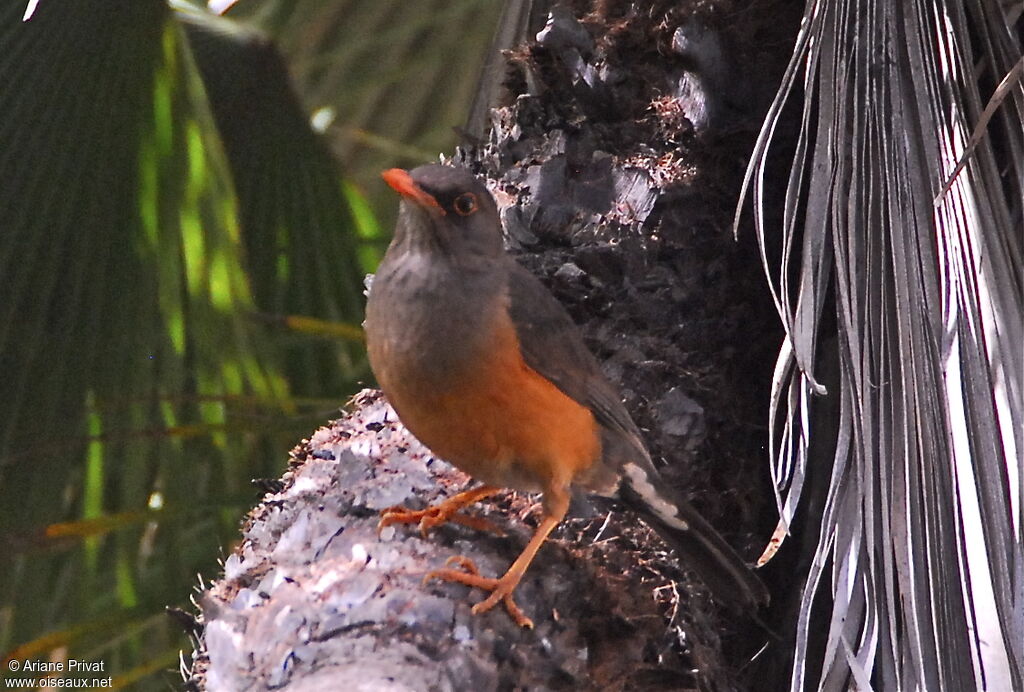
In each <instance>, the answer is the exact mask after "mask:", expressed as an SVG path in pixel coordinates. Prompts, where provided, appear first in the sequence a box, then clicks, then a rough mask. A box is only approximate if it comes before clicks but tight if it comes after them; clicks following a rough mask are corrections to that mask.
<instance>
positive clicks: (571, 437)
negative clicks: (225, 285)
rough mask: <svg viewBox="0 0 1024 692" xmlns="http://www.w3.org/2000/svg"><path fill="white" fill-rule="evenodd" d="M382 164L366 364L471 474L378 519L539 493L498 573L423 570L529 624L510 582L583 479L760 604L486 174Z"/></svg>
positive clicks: (439, 520) (453, 515)
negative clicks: (507, 227)
mask: <svg viewBox="0 0 1024 692" xmlns="http://www.w3.org/2000/svg"><path fill="white" fill-rule="evenodd" d="M381 175H382V177H383V179H384V181H385V182H386V183H387V184H388V185H389V186H390V187H391V188H393V189H394V190H395V191H396V192H398V194H399V195H400V203H399V212H398V219H397V222H396V225H395V232H394V236H393V239H392V241H391V243H390V245H389V246H388V249H387V251H386V252H385V254H384V257H383V259H382V261H381V263H380V265H379V267H378V269H377V272H376V274H375V275H374V277H373V279H372V281H371V282H370V288H369V293H368V296H367V303H366V319H365V322H364V329H365V334H366V345H367V352H368V356H369V362H370V367H371V370H372V371H373V373H374V376H375V377H376V379H377V382H378V384H379V386H380V388H381V390H382V391H383V393H384V395H385V397H386V398H387V400H388V402H389V403H390V404H391V406H392V408H393V409H394V410H395V413H396V414H397V416H398V419H399V420H400V421H401V423H402V424H403V425H404V426H405V427H406V428H407V429H408V430H409V431H410V432H411V433H412V434H413V435H414V436H415V437H416V438H417V439H418V440H420V441H421V442H422V443H423V444H424V445H426V447H428V448H429V449H430V451H431V452H432V453H433V454H434V455H435V456H437V457H439V458H442V459H444V460H446V461H448V462H450V463H452V464H454V465H455V466H456V467H458V468H459V469H461V470H462V471H464V472H465V473H467V474H468V475H469V476H471V477H472V478H473V479H474V480H476V481H479V482H481V483H482V485H480V486H478V487H475V488H472V489H470V490H467V491H465V492H462V493H459V494H457V495H455V496H454V497H452V498H450V499H448V500H446V501H444V502H442V503H440V504H438V505H436V506H433V507H428V508H427V509H424V510H409V509H406V508H404V507H395V508H391V509H389V510H386V511H385V512H384V513H383V515H382V517H381V519H380V523H379V527H380V528H383V527H385V526H388V525H391V524H403V523H418V524H419V527H420V530H421V531H422V532H423V533H424V534H426V532H427V530H428V529H431V528H433V527H435V526H438V525H440V524H443V523H445V522H446V521H456V522H460V523H464V524H467V525H470V526H476V527H482V526H483V525H484V524H485V523H486V522H482V521H481V520H474V519H473V518H471V517H467V516H465V515H463V514H460V512H461V510H462V509H464V508H465V507H468V506H469V505H471V504H473V503H475V502H478V501H480V500H483V499H485V498H487V497H490V496H492V495H495V494H497V493H498V492H500V491H501V490H502V489H504V488H511V489H515V490H520V491H525V492H540V493H542V494H543V501H542V508H543V516H542V518H541V521H540V523H539V525H538V526H537V528H536V530H535V532H534V534H533V536H532V538H531V539H530V541H529V542H528V543H527V545H526V547H525V548H524V549H523V551H522V553H521V554H520V555H519V556H518V558H516V560H515V561H514V562H513V563H512V565H511V566H510V567H509V568H508V570H507V571H506V572H505V573H504V575H502V576H501V577H497V578H490V577H484V576H482V575H481V574H480V572H479V570H478V569H477V567H476V565H474V564H473V562H472V561H471V560H469V559H468V558H465V557H461V556H460V557H456V558H453V559H452V560H449V564H447V565H446V567H445V568H442V569H438V570H434V571H432V572H430V573H429V574H427V577H426V580H429V579H433V578H436V579H440V580H444V581H449V582H457V583H461V584H465V585H467V586H470V587H475V588H479V589H483V590H485V591H489V592H490V593H489V595H488V596H487V597H486V598H485V599H484V600H482V601H480V602H479V603H477V604H476V605H474V606H473V608H472V612H473V614H479V613H483V612H486V611H488V610H490V609H492V608H493V607H494V606H495V605H497V604H498V603H499V602H501V603H503V604H504V606H505V608H506V610H507V611H508V613H509V615H510V616H511V617H512V619H513V620H514V621H515V622H516V623H517V624H518V625H520V626H522V627H530V628H532V627H533V622H532V620H531V619H530V618H529V617H528V616H527V615H526V614H525V613H524V612H523V611H522V609H521V608H520V607H519V606H518V604H516V602H515V599H514V597H513V594H514V591H515V589H516V586H517V585H518V584H519V582H520V580H521V579H522V578H523V575H524V574H525V573H526V571H527V569H528V568H529V566H530V564H531V563H532V562H533V561H534V559H535V558H536V556H537V553H538V551H539V550H540V548H541V546H542V544H543V543H544V541H545V540H546V539H547V537H548V535H549V534H550V533H551V531H552V530H553V529H554V528H555V527H556V526H557V525H558V524H559V523H560V522H561V521H562V519H563V518H564V517H565V515H566V513H567V511H568V509H569V504H570V498H571V496H572V493H573V492H574V491H576V490H582V491H584V492H586V493H589V494H592V495H596V496H599V497H605V498H611V499H613V500H617V501H619V502H621V503H622V504H623V505H625V506H626V507H627V508H629V509H631V510H632V511H634V512H635V513H636V514H637V515H638V516H639V517H640V519H641V520H643V521H644V522H645V523H646V524H648V525H649V526H650V527H651V528H653V529H654V530H655V531H656V532H657V533H658V534H659V535H661V536H662V538H663V539H664V540H665V541H666V542H667V543H668V544H669V545H670V546H671V547H673V548H674V549H675V550H676V552H677V553H678V555H679V557H680V558H681V560H682V562H683V563H684V564H685V565H686V566H687V567H688V568H691V569H692V570H694V571H695V572H697V573H698V574H699V575H701V576H702V578H703V580H704V582H705V583H706V585H707V586H708V589H709V591H710V592H711V593H712V595H713V596H714V597H715V598H716V599H717V600H719V601H720V602H722V603H724V604H725V605H727V606H728V607H730V608H732V609H734V610H738V611H744V610H747V611H750V612H756V610H757V609H759V608H760V607H761V606H763V605H765V604H767V602H768V600H769V595H768V591H767V589H766V587H765V586H764V584H763V583H762V581H761V580H760V579H759V578H758V576H757V575H756V574H755V573H754V572H753V571H752V570H751V568H750V567H749V566H748V565H747V564H746V563H745V562H744V561H743V559H742V558H741V557H740V556H739V555H738V554H737V553H736V551H734V550H733V548H732V547H731V546H730V545H729V544H728V543H727V542H726V541H725V540H724V539H723V538H722V537H721V536H720V535H719V533H718V532H717V531H716V530H715V529H714V527H713V526H712V525H711V524H710V523H709V522H708V521H707V520H706V519H705V518H704V517H703V516H701V514H700V513H698V512H697V511H696V510H695V509H694V508H693V507H692V506H691V505H690V504H689V503H688V502H686V501H685V500H684V499H683V498H682V497H680V496H679V495H678V494H677V493H676V492H675V491H674V490H673V489H671V488H670V487H669V486H668V484H667V483H666V482H665V481H664V480H663V479H662V477H661V476H660V475H659V473H658V471H657V470H656V468H655V466H654V463H653V462H652V460H651V456H650V453H649V452H648V450H647V447H646V445H645V444H644V441H643V438H642V436H641V434H640V431H639V429H638V428H637V426H636V424H635V423H634V422H633V419H632V418H631V417H630V415H629V413H628V411H627V410H626V407H625V405H624V404H623V402H622V400H621V398H620V397H619V393H618V391H617V390H616V388H615V387H614V386H613V385H612V384H611V382H610V381H609V380H608V378H607V377H606V376H605V375H604V373H603V372H602V370H601V367H600V365H599V363H598V361H597V359H596V358H595V357H594V355H593V354H592V353H591V352H590V350H589V349H588V348H587V346H586V344H585V342H584V340H583V336H582V333H581V332H580V330H579V328H578V327H577V326H576V324H575V323H574V322H573V320H572V318H571V317H570V316H569V314H568V312H567V311H566V310H565V308H564V307H563V306H562V304H561V303H559V302H558V300H557V299H556V298H555V297H554V296H553V295H552V294H551V293H550V292H549V291H548V289H547V288H546V287H545V286H544V284H543V283H542V282H541V281H540V280H539V279H538V278H537V277H535V276H534V275H533V274H531V273H530V272H529V271H527V270H526V269H525V268H524V267H523V266H522V265H520V264H519V263H518V262H517V261H516V260H515V259H514V258H513V257H512V256H511V255H510V254H508V253H507V252H506V250H505V247H504V241H503V236H502V232H501V222H500V218H499V214H498V209H497V205H496V203H495V201H494V198H493V197H492V195H491V193H490V192H489V191H488V189H487V187H486V186H485V185H484V183H483V182H482V181H481V180H480V179H479V178H478V177H477V176H475V175H474V174H473V173H472V172H471V171H469V170H468V169H467V168H464V167H457V166H449V165H440V164H429V165H424V166H420V167H417V168H415V169H413V170H411V171H406V170H403V169H399V168H393V169H390V170H387V171H384V172H383V173H382V174H381Z"/></svg>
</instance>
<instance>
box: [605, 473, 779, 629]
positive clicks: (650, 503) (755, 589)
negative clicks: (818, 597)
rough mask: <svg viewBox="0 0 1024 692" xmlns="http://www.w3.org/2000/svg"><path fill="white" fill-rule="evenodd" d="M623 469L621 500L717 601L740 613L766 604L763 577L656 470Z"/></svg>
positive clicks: (620, 487)
mask: <svg viewBox="0 0 1024 692" xmlns="http://www.w3.org/2000/svg"><path fill="white" fill-rule="evenodd" d="M623 470H624V471H625V473H624V474H623V481H622V485H620V486H619V497H620V499H621V500H622V501H623V503H625V504H626V506H628V507H629V508H630V509H632V510H633V511H635V512H637V513H638V514H639V515H640V516H641V518H643V520H644V522H645V523H646V524H648V525H649V526H650V527H651V528H652V529H654V530H655V531H657V532H658V534H659V535H660V536H661V537H662V538H663V539H665V541H666V542H667V543H668V544H669V545H670V546H672V547H673V548H675V549H676V551H677V552H678V553H679V557H680V559H681V561H682V562H683V564H684V565H685V566H686V567H687V568H689V569H692V570H693V571H695V572H697V573H698V574H699V575H700V576H701V578H702V579H703V580H704V583H705V584H706V585H707V587H708V590H709V591H711V593H712V595H713V596H714V597H715V599H716V600H718V601H720V602H722V603H723V604H725V605H727V606H729V607H730V608H732V609H734V610H738V611H750V610H757V609H758V608H759V607H761V606H763V605H766V604H767V603H768V600H769V597H768V589H766V588H765V585H764V584H763V583H762V582H761V580H760V578H758V576H757V575H756V574H754V572H753V570H751V569H750V567H748V566H747V565H746V563H744V561H743V559H742V558H741V557H740V556H739V555H737V554H736V551H735V550H733V549H732V547H731V546H730V545H729V544H728V543H726V542H725V539H723V538H722V537H721V536H720V535H719V533H718V532H717V531H716V530H715V528H714V527H713V526H711V524H709V523H708V522H707V521H706V520H705V519H704V517H702V516H701V515H700V514H698V513H697V511H696V510H695V509H694V508H693V507H691V506H690V504H689V503H688V502H685V501H684V500H682V499H681V498H677V497H675V496H674V493H670V492H669V491H668V490H667V489H666V488H665V487H664V483H663V481H661V479H660V478H658V477H657V475H656V474H654V471H653V469H651V470H650V471H646V470H644V469H643V468H642V467H640V466H637V465H636V464H632V463H627V464H625V468H624V469H623ZM652 474H654V477H653V478H652V477H651V475H652Z"/></svg>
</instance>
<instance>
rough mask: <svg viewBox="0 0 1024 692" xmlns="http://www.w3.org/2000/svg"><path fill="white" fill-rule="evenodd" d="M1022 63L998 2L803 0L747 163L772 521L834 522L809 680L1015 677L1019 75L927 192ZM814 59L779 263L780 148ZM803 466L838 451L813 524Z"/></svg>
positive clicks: (836, 684)
mask: <svg viewBox="0 0 1024 692" xmlns="http://www.w3.org/2000/svg"><path fill="white" fill-rule="evenodd" d="M1019 60H1020V46H1019V44H1018V43H1017V39H1016V38H1015V36H1014V35H1013V33H1012V32H1011V30H1010V27H1009V25H1008V21H1007V18H1006V17H1005V16H1004V15H1003V14H1002V13H1001V10H1000V7H999V6H998V5H997V4H995V3H986V2H981V1H980V0H973V1H971V2H967V3H957V2H948V1H946V0H915V1H914V2H910V3H866V2H858V1H857V0H834V1H825V0H811V1H810V2H808V3H807V7H806V10H805V15H804V22H803V25H802V28H801V32H800V36H799V37H798V40H797V47H796V51H795V54H794V57H793V61H792V63H791V64H790V67H789V70H788V72H787V74H786V78H785V82H784V84H783V86H782V89H781V90H780V93H779V96H778V97H777V99H776V103H775V104H774V106H773V109H772V111H771V113H770V115H769V118H768V119H767V121H766V124H765V126H764V129H763V130H762V133H761V137H760V139H759V143H758V148H757V151H756V156H755V157H754V159H753V161H752V164H751V168H750V169H749V171H748V183H749V184H751V185H752V186H753V192H754V200H755V209H756V210H758V211H757V213H756V214H757V218H756V222H757V224H758V229H759V239H760V242H761V246H762V252H763V257H764V261H765V267H766V269H767V270H768V274H769V277H770V278H771V280H772V286H773V291H774V293H775V296H776V304H777V307H778V309H779V314H780V317H781V318H782V321H783V323H784V325H785V327H786V330H787V342H786V344H785V346H784V348H783V350H782V352H781V353H780V358H779V364H778V367H777V370H776V378H775V388H774V393H773V397H772V404H771V415H772V424H773V428H772V429H773V430H774V431H776V433H777V434H776V437H775V438H774V439H773V444H772V452H773V457H774V463H773V473H774V477H775V480H776V484H777V487H778V489H779V506H780V512H781V524H780V526H781V527H782V528H783V530H785V529H786V528H787V527H789V528H790V529H791V530H792V531H807V532H808V533H810V534H812V535H813V534H815V533H816V532H818V531H820V533H819V534H818V540H817V548H816V551H815V552H814V554H813V556H812V566H811V568H810V573H809V574H808V575H807V577H806V581H805V583H804V585H803V595H802V601H801V605H800V609H799V617H798V622H797V623H796V628H795V633H796V653H795V661H794V666H793V671H792V688H793V689H795V690H798V689H805V688H808V687H818V688H820V689H827V690H831V689H836V690H840V689H848V688H850V687H858V688H861V689H867V688H869V687H870V686H872V685H874V686H875V687H877V688H880V689H904V688H920V689H975V688H982V687H986V686H987V689H1011V688H1012V689H1019V688H1020V687H1021V685H1022V684H1024V679H1022V677H1021V666H1022V665H1024V548H1022V545H1024V544H1022V540H1021V539H1022V524H1021V510H1020V506H1021V505H1020V503H1021V499H1022V495H1024V493H1022V487H1024V486H1022V477H1024V476H1022V473H1021V467H1020V455H1021V453H1022V450H1024V445H1022V439H1021V431H1022V424H1024V408H1022V403H1021V402H1022V394H1024V392H1022V389H1021V383H1022V379H1021V377H1022V373H1024V368H1022V362H1021V347H1020V345H1021V343H1024V324H1022V318H1021V308H1020V306H1021V305H1022V304H1024V288H1022V286H1024V281H1022V278H1024V252H1022V246H1021V225H1020V218H1021V207H1020V204H1021V197H1022V194H1021V190H1022V179H1024V177H1022V162H1024V136H1022V128H1021V114H1022V112H1024V91H1022V89H1021V87H1020V84H1019V82H1018V83H1017V84H1016V85H1014V86H1012V87H1011V88H1010V92H1011V94H1010V96H1009V97H1007V98H1006V99H1005V100H1004V101H1003V103H1002V106H1001V108H1000V110H999V112H998V114H997V116H996V117H995V118H993V120H992V122H991V124H990V126H989V131H988V134H989V136H988V137H987V138H986V139H983V140H982V141H981V142H980V143H979V144H978V146H977V148H976V149H975V151H974V153H973V155H972V156H971V157H970V159H969V163H968V164H967V165H966V167H965V168H964V169H963V171H962V172H961V173H960V174H959V176H958V177H957V178H956V179H955V182H954V183H953V185H952V187H951V189H950V191H949V193H948V194H947V195H946V196H945V197H943V198H941V200H940V202H939V203H938V204H937V205H936V206H933V200H935V199H936V197H937V195H938V193H939V192H940V191H941V190H942V188H943V185H944V183H945V181H946V179H947V177H948V176H949V175H950V173H951V172H952V170H953V169H954V167H955V166H956V164H957V161H958V159H959V158H960V156H961V154H962V153H963V151H964V149H965V147H966V145H967V142H968V139H969V136H970V134H971V131H972V129H973V127H974V125H975V123H977V122H978V121H979V119H980V118H981V117H982V113H983V109H984V105H985V101H986V100H987V93H986V92H989V91H990V90H992V89H994V88H995V86H996V85H997V84H999V83H1000V81H1001V80H1002V79H1003V77H1004V76H1005V75H1006V74H1007V73H1009V72H1010V71H1011V70H1012V69H1013V67H1014V64H1015V63H1016V62H1017V61H1019ZM975 65H977V66H978V70H977V71H976V70H975ZM801 77H802V88H803V91H804V105H803V111H802V121H801V130H800V136H799V140H798V144H797V148H796V153H795V156H794V157H793V160H792V165H791V168H790V172H789V178H788V180H789V184H788V191H787V196H786V205H785V218H784V222H783V227H782V229H781V243H782V247H781V253H779V256H781V258H782V261H781V264H779V266H773V265H772V262H771V261H770V260H769V258H770V257H773V256H775V255H776V251H775V248H772V247H770V246H769V243H770V242H771V241H770V238H771V237H772V236H773V234H772V233H771V232H770V231H769V229H767V228H766V225H765V221H764V215H763V214H762V213H761V212H760V209H761V207H762V205H763V204H764V195H763V182H764V179H765V177H766V175H767V174H768V173H769V171H768V165H769V160H770V159H769V157H768V156H767V153H768V150H769V145H770V144H771V140H772V137H773V133H774V131H775V128H776V126H777V124H778V122H779V118H780V117H781V116H780V114H781V112H782V108H783V105H784V104H785V102H786V101H787V100H788V99H789V98H790V96H791V93H792V91H793V90H794V88H795V87H796V86H797V85H798V81H799V80H800V79H801ZM983 94H985V98H983ZM826 311H827V312H830V313H834V315H835V322H836V324H837V327H836V331H835V335H834V338H832V337H831V336H830V333H829V332H828V331H825V330H826V329H827V327H826V325H827V324H828V322H829V321H830V320H825V319H824V315H825V313H826ZM833 343H834V344H837V346H836V347H835V348H829V347H828V345H829V344H833ZM829 359H835V360H837V362H838V365H839V373H840V376H839V386H838V389H837V390H835V391H829V392H828V396H830V397H837V398H838V400H839V407H838V412H839V413H838V421H836V423H837V425H838V430H839V435H838V441H837V443H836V445H835V446H834V449H833V450H831V452H830V453H829V454H828V455H827V456H826V455H820V454H819V455H814V454H812V453H811V451H810V450H811V449H812V447H811V439H812V438H813V436H814V435H820V434H821V432H820V431H819V430H818V426H819V425H822V424H827V421H822V420H820V417H819V419H818V420H816V418H815V416H816V413H815V412H816V411H817V410H818V409H820V408H822V407H821V406H820V404H819V403H817V402H818V399H817V397H818V396H819V395H823V394H824V393H825V392H824V388H823V387H821V386H820V384H819V383H818V382H817V381H816V378H815V364H816V363H819V362H823V361H827V360H829ZM811 466H813V467H814V468H820V469H828V471H826V472H825V475H826V476H827V478H826V480H825V483H826V487H825V488H824V493H825V496H826V500H825V503H824V509H823V511H822V513H821V516H818V517H808V520H809V521H820V526H819V527H812V526H791V522H792V520H793V516H794V512H795V510H796V507H797V506H798V504H799V502H800V500H801V492H802V490H803V486H804V480H805V477H806V476H807V472H808V469H809V468H810V467H811ZM819 631H823V632H826V633H827V634H826V635H825V636H824V637H823V639H822V640H821V641H820V642H819V641H816V638H815V636H814V634H815V633H816V632H819Z"/></svg>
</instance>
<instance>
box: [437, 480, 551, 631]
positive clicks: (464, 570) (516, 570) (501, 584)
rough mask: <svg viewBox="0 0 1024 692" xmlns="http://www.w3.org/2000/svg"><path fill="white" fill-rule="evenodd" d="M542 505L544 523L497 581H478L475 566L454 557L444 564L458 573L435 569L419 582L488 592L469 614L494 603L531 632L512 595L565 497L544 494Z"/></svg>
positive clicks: (478, 575) (451, 570) (462, 558)
mask: <svg viewBox="0 0 1024 692" xmlns="http://www.w3.org/2000/svg"><path fill="white" fill-rule="evenodd" d="M544 499H545V502H544V505H545V507H544V519H543V521H541V523H540V526H538V527H537V531H536V532H535V533H534V534H533V538H531V539H530V542H529V543H528V544H527V545H526V548H525V549H524V550H523V552H522V553H520V555H519V557H517V558H516V561H515V562H513V563H512V566H511V567H509V568H508V571H507V572H505V574H504V575H503V576H502V577H501V578H500V579H488V578H487V577H481V576H480V572H479V571H478V570H477V568H476V565H475V564H473V561H472V560H470V559H469V558H467V557H462V556H457V557H453V558H450V559H449V560H448V562H447V564H449V565H450V564H452V563H458V565H459V567H461V569H447V568H446V569H439V570H435V571H433V572H431V573H430V574H428V575H427V576H426V577H425V578H424V579H423V581H424V582H427V581H430V580H431V579H443V580H444V581H454V582H458V583H459V584H465V585H467V586H472V587H476V588H478V589H484V590H486V591H490V592H491V595H490V596H488V597H487V598H486V599H484V600H483V601H481V602H479V603H477V604H476V605H475V606H473V614H474V615H479V614H480V613H486V612H487V611H488V610H490V609H491V608H493V607H494V606H495V605H497V603H498V601H501V602H502V603H504V604H505V609H506V610H507V611H508V613H509V615H511V616H512V619H513V620H515V621H516V624H517V625H519V626H520V627H529V628H531V629H532V628H533V620H531V619H530V618H528V617H526V614H525V613H523V611H522V610H521V609H520V608H519V606H518V605H516V602H515V601H514V600H513V599H512V592H513V591H515V588H516V587H517V586H518V585H519V582H520V580H521V579H522V578H523V575H524V574H526V570H527V569H529V567H530V563H531V562H533V558H534V557H536V555H537V551H538V550H540V547H541V545H542V544H543V543H544V540H545V539H546V538H547V537H548V535H549V534H550V533H551V531H552V530H553V529H554V528H555V527H556V526H558V522H560V521H562V518H563V517H565V513H566V512H567V511H568V509H569V495H568V493H566V492H565V490H562V489H557V490H550V489H549V490H548V492H547V493H545V498H544Z"/></svg>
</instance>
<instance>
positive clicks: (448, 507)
mask: <svg viewBox="0 0 1024 692" xmlns="http://www.w3.org/2000/svg"><path fill="white" fill-rule="evenodd" d="M500 490H501V488H495V487H494V486H490V485H483V486H480V487H479V488H474V489H473V490H467V491H466V492H463V493H459V494H458V495H456V496H455V497H452V498H449V499H447V500H445V501H444V502H442V503H441V504H439V505H434V506H432V507H427V508H426V509H420V510H413V509H406V508H405V507H391V508H390V509H386V510H384V511H383V512H382V513H381V518H380V522H379V523H378V524H377V532H378V533H379V532H380V530H381V529H383V528H384V527H385V526H391V525H392V524H419V525H420V533H421V534H422V535H424V536H426V535H427V531H429V530H430V529H432V528H434V527H435V526H440V525H441V524H444V523H445V522H448V521H452V522H455V523H456V524H462V525H463V526H468V527H470V528H472V529H479V530H482V531H493V532H495V533H498V534H501V535H504V531H502V530H501V529H500V528H498V527H497V526H495V525H494V524H492V523H491V522H489V521H487V520H486V519H481V518H479V517H467V516H465V515H464V514H458V511H459V510H460V509H462V508H463V507H466V506H468V505H471V504H473V503H474V502H479V501H480V500H483V499H484V498H488V497H491V496H492V495H496V494H497V493H498V492H500Z"/></svg>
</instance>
